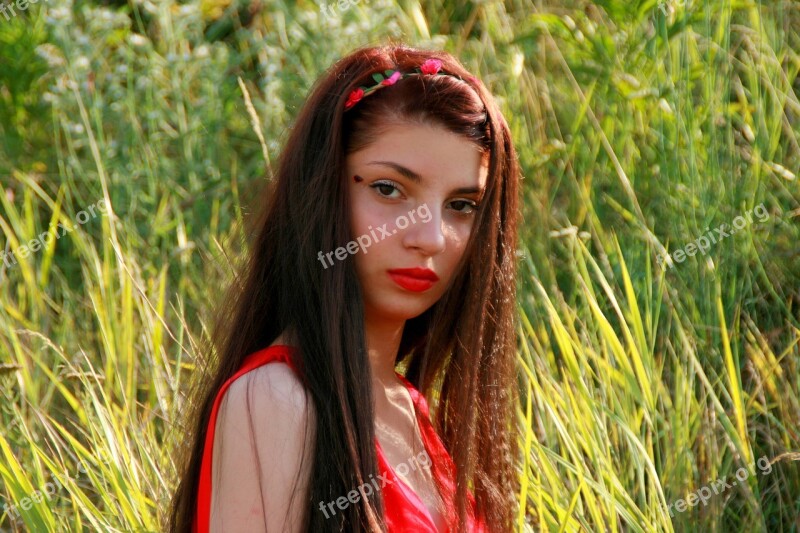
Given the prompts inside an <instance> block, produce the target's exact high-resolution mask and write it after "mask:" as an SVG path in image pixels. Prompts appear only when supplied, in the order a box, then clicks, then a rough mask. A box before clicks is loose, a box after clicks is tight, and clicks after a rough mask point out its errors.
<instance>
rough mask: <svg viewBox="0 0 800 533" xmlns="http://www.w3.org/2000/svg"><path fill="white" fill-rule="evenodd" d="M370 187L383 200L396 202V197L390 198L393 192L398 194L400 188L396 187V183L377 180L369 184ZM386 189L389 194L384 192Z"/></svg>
mask: <svg viewBox="0 0 800 533" xmlns="http://www.w3.org/2000/svg"><path fill="white" fill-rule="evenodd" d="M370 187H371V188H372V189H375V190H376V191H378V194H379V195H380V196H382V197H383V198H389V199H391V200H396V199H397V198H398V196H391V194H392V192H393V191H397V192H398V193H400V188H399V187H398V186H397V183H396V182H394V181H392V180H386V179H384V180H379V181H376V182H374V183H372V184H370ZM387 189H388V191H389V192H386V191H387Z"/></svg>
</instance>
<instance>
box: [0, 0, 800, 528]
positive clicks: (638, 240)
mask: <svg viewBox="0 0 800 533" xmlns="http://www.w3.org/2000/svg"><path fill="white" fill-rule="evenodd" d="M127 9H128V11H131V13H130V15H127V14H125V12H123V11H119V10H114V9H110V8H100V7H94V6H93V5H92V4H87V3H77V4H74V5H73V4H71V3H67V2H66V1H63V0H51V2H50V3H49V5H47V6H44V7H43V6H39V7H37V8H35V9H31V11H30V12H29V13H28V14H26V15H25V16H24V17H18V18H17V19H15V20H14V21H12V22H8V23H6V22H4V21H3V20H2V19H0V58H2V59H0V119H2V120H0V142H1V143H2V144H0V184H1V185H2V187H0V248H2V249H4V250H6V252H9V251H11V250H18V249H19V247H20V246H22V245H25V244H26V243H29V242H30V241H31V240H32V239H36V238H37V237H38V236H39V235H41V234H42V233H43V232H49V233H50V238H48V239H46V242H47V244H46V245H45V246H44V247H42V248H41V249H38V250H37V251H35V252H33V253H31V254H28V255H27V256H26V257H23V256H22V254H19V253H17V254H15V256H14V257H15V260H16V263H15V264H10V265H8V266H5V267H4V266H3V263H2V259H1V258H0V273H1V275H0V395H2V400H1V401H0V405H1V406H2V408H1V409H0V426H1V427H2V428H3V431H2V432H0V530H6V529H9V530H12V531H28V530H30V531H67V530H68V531H158V530H161V529H162V526H161V524H162V522H161V520H162V519H163V517H164V511H165V509H166V508H167V504H168V500H169V497H170V495H171V492H172V490H173V488H174V484H175V464H174V462H173V461H174V454H173V449H174V446H175V444H176V443H178V442H180V441H181V439H182V429H181V424H182V423H183V422H184V420H183V419H182V418H181V415H182V414H183V413H185V412H186V404H185V398H184V393H185V392H186V390H187V389H186V387H187V385H188V384H189V382H190V380H191V378H192V370H193V369H194V366H195V362H196V361H197V360H198V359H199V358H203V357H206V356H207V355H208V354H204V353H201V351H200V349H199V348H198V346H200V345H201V342H200V341H201V340H202V339H203V338H204V337H205V336H206V335H207V334H208V331H207V326H206V323H205V319H206V317H207V316H208V313H209V310H210V309H209V305H210V304H211V303H212V302H214V303H218V302H219V299H218V298H219V295H220V290H219V289H220V288H221V287H223V286H224V285H225V283H226V282H227V281H228V280H230V279H231V272H232V270H233V265H234V264H236V262H237V261H238V260H239V259H238V258H240V257H241V256H242V254H243V251H244V250H245V249H246V246H247V243H246V236H245V235H244V234H243V231H242V227H243V220H244V218H245V217H246V216H247V215H248V214H249V213H250V212H252V211H253V210H254V209H255V207H256V206H253V205H252V200H251V199H252V198H254V197H255V196H254V194H253V193H254V192H255V191H257V190H258V189H259V188H260V187H261V186H263V183H264V179H265V178H264V176H265V175H266V173H267V171H266V168H265V167H266V163H267V162H270V161H274V160H275V157H276V155H277V150H278V149H279V147H280V143H281V142H282V141H283V139H284V135H285V130H286V128H287V127H288V126H289V125H290V123H291V122H290V121H291V118H292V115H293V113H294V112H295V111H296V110H297V106H299V105H300V104H301V103H302V97H303V94H304V93H305V92H306V90H307V89H308V88H309V87H310V85H311V83H312V82H313V80H314V79H315V78H316V76H317V75H318V74H319V73H320V72H321V71H322V70H323V69H325V68H327V67H328V66H329V64H330V63H331V62H332V61H333V60H335V59H336V58H338V57H340V56H341V55H343V54H345V53H347V52H348V51H350V50H351V49H352V48H353V47H355V46H357V45H361V44H364V43H366V42H374V41H377V40H379V39H381V38H382V37H384V36H386V35H395V36H402V37H403V38H404V39H405V40H407V41H408V42H410V43H414V44H419V45H423V46H435V47H445V48H447V49H448V50H450V51H452V52H454V53H456V54H457V55H458V56H459V57H461V58H462V59H463V61H464V63H465V64H466V65H467V67H468V68H471V69H473V70H474V71H475V72H476V74H477V75H478V76H479V77H480V78H481V79H482V80H483V82H484V83H486V84H487V85H488V86H489V87H490V89H491V90H492V91H493V92H494V93H495V94H496V95H497V97H498V99H499V100H500V102H501V105H502V106H503V109H504V110H505V112H506V114H507V116H508V118H509V122H510V126H511V128H512V131H513V133H514V138H515V140H516V142H517V148H518V151H519V157H520V162H521V164H522V167H523V170H524V175H525V180H524V187H523V195H524V211H523V214H524V218H525V224H524V227H523V231H522V233H523V236H522V242H521V243H520V252H521V258H520V276H519V298H518V302H517V305H518V311H519V313H518V316H519V323H518V331H519V339H520V342H519V381H518V385H519V390H520V393H521V400H522V401H521V405H520V407H519V413H518V414H519V421H520V424H521V426H522V427H525V428H527V430H526V431H524V432H521V433H520V435H519V442H520V445H521V447H522V449H523V450H525V452H526V453H525V455H524V457H523V458H522V464H521V465H520V468H521V476H522V479H523V483H522V490H521V492H520V494H519V498H520V502H521V504H522V505H521V507H520V510H519V514H518V519H517V528H518V529H519V530H520V531H523V530H539V529H542V530H546V531H583V530H586V531H672V530H676V531H689V530H697V531H798V530H800V523H798V522H797V518H796V517H797V516H798V515H800V499H799V498H798V495H800V468H798V466H797V463H796V462H795V461H796V460H797V459H798V456H797V454H796V453H793V452H798V451H800V433H799V432H798V428H800V368H798V367H799V366H800V317H798V312H797V307H798V303H800V295H798V287H799V286H800V254H798V253H797V242H798V239H799V238H800V225H798V224H797V216H798V214H800V206H799V205H798V196H799V195H798V192H799V191H798V181H797V169H798V168H800V164H799V163H800V143H798V140H799V138H800V135H799V131H800V128H799V127H798V120H797V117H798V115H800V103H799V102H798V98H797V87H798V85H797V84H798V81H797V80H798V73H799V72H800V57H798V52H797V50H800V37H799V36H798V28H799V27H800V14H799V13H798V12H797V10H796V9H793V8H792V6H791V5H790V4H784V3H775V4H769V5H766V4H765V5H760V4H726V3H710V2H709V3H702V2H671V1H670V2H662V3H660V4H659V3H658V2H655V1H643V2H638V3H629V2H602V3H598V4H592V3H580V4H578V5H576V6H575V7H574V8H564V7H559V6H551V7H546V6H541V7H536V6H535V5H534V4H533V3H531V2H528V1H513V0H508V1H506V2H488V3H484V4H473V3H470V2H466V1H464V2H462V1H460V0H459V1H452V2H450V1H448V2H444V1H430V2H425V3H422V4H421V5H417V4H414V3H412V4H408V5H406V4H403V5H402V6H401V5H400V4H399V3H396V2H391V1H382V0H371V1H368V2H361V3H359V4H358V5H356V6H353V7H352V8H350V9H348V10H347V11H346V12H345V13H343V16H342V17H341V18H335V17H325V16H323V15H322V14H321V11H320V9H319V6H318V4H314V3H311V2H298V3H295V2H278V3H271V4H269V5H264V6H262V7H261V11H258V12H256V13H254V14H253V13H250V12H249V11H248V10H246V9H239V6H237V5H236V4H235V3H228V2H221V3H216V4H215V3H214V2H203V3H202V5H201V4H200V3H189V4H184V5H178V4H176V3H174V2H172V1H171V0H165V1H164V2H160V3H155V4H153V3H143V4H139V3H134V4H131V5H130V6H128V8H127ZM239 78H241V82H240V81H239ZM245 91H246V92H247V93H248V94H249V97H250V100H251V101H252V106H253V107H252V109H254V110H255V112H256V113H257V114H258V119H259V120H258V121H256V120H253V119H252V113H249V112H248V109H247V104H246V99H245V97H244V92H245ZM253 124H256V126H255V127H261V128H262V131H261V132H260V133H261V134H262V135H263V138H264V142H263V143H262V142H261V141H260V138H259V135H258V134H257V133H256V132H254V131H253V127H254V126H253ZM101 200H107V201H108V202H109V203H110V205H111V206H112V210H111V212H110V213H109V214H107V215H102V216H96V217H93V218H91V219H89V220H87V221H85V222H83V223H81V222H80V221H79V220H78V214H79V213H80V212H81V211H82V210H85V209H87V208H88V206H89V205H91V204H96V203H97V202H98V201H101ZM760 203H763V204H764V205H765V207H766V209H767V210H768V212H769V215H770V216H769V218H768V219H767V220H765V221H763V222H754V223H752V224H748V225H747V226H746V227H745V228H743V229H742V230H741V231H738V232H737V233H736V234H735V235H731V236H730V237H729V238H726V239H725V240H722V241H720V242H718V243H715V244H714V245H713V246H712V247H711V248H710V249H709V250H708V252H707V253H706V254H696V255H693V256H691V257H687V259H686V260H685V261H683V262H681V263H675V264H674V265H673V267H672V268H668V267H666V265H664V264H663V263H661V262H659V261H658V260H657V259H658V258H659V257H662V258H663V255H664V254H665V253H667V252H670V253H671V252H674V251H675V250H677V249H681V248H684V247H685V246H686V245H687V243H690V242H692V241H694V240H695V239H696V238H698V237H699V236H701V235H703V234H705V233H707V232H708V229H707V228H716V227H719V226H720V225H721V224H723V223H725V224H728V225H731V224H732V221H733V219H734V218H735V217H736V216H738V215H740V214H744V213H745V212H746V211H748V210H752V209H753V207H754V206H755V205H758V204H760ZM59 225H63V226H69V227H71V228H73V230H72V231H70V232H68V233H64V234H63V235H61V236H59V237H58V238H52V237H53V236H55V235H57V234H59V233H61V231H60V230H59ZM762 457H767V458H769V460H770V461H771V462H772V469H771V471H770V472H769V473H768V474H766V473H762V472H761V471H759V469H758V468H757V467H756V466H755V461H756V460H758V459H759V458H762ZM741 467H745V468H746V469H747V471H748V473H749V475H748V476H747V478H746V480H744V481H742V482H740V483H738V484H737V485H736V486H735V487H731V488H728V489H725V490H724V491H721V492H720V493H719V494H714V495H713V496H712V497H711V498H709V499H708V501H707V502H706V503H705V504H697V505H693V506H691V507H690V508H688V509H685V510H683V511H677V510H676V507H675V503H676V502H677V501H678V500H680V499H686V498H687V497H688V496H689V495H690V494H691V493H693V492H695V491H698V490H699V489H701V488H703V487H708V486H710V485H711V484H712V483H714V482H717V481H719V480H722V479H723V478H725V479H728V480H731V479H733V478H734V473H735V472H736V471H737V469H739V468H741ZM48 484H49V485H48ZM46 488H47V489H48V490H50V489H51V488H52V490H51V491H50V492H47V493H45V492H43V491H45V489H46ZM37 491H39V492H37ZM37 495H38V496H37ZM35 500H38V501H35ZM3 505H6V506H7V508H5V509H4V508H3ZM670 506H671V507H670Z"/></svg>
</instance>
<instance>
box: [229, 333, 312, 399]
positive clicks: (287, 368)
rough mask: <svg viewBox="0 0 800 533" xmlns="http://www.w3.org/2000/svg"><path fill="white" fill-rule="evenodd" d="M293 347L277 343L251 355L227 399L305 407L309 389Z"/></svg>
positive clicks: (235, 376)
mask: <svg viewBox="0 0 800 533" xmlns="http://www.w3.org/2000/svg"><path fill="white" fill-rule="evenodd" d="M293 350H294V348H292V347H291V346H287V345H283V344H275V343H273V344H272V345H270V346H269V347H267V348H264V349H263V350H259V351H257V352H254V353H252V354H250V355H248V356H247V357H246V358H245V360H244V363H243V364H242V367H241V368H240V370H239V371H238V372H237V373H236V374H235V375H234V376H233V378H232V379H231V381H230V383H229V387H228V390H227V391H226V394H225V396H226V397H227V398H228V400H227V401H228V402H229V403H234V404H238V405H239V406H242V407H244V406H249V407H250V408H251V409H253V408H264V407H270V406H273V405H274V406H276V407H277V406H282V407H284V408H290V409H293V410H295V411H304V410H305V409H306V408H307V407H306V404H307V403H308V402H306V399H307V398H306V390H305V387H304V386H303V383H302V381H301V380H300V376H299V375H298V374H297V371H296V369H295V366H294V364H293V362H292V359H291V352H292V351H293Z"/></svg>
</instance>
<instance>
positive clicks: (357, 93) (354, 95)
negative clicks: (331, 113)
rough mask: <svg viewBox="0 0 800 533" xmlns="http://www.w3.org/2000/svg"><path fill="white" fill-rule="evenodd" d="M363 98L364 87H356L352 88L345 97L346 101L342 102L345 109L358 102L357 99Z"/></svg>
mask: <svg viewBox="0 0 800 533" xmlns="http://www.w3.org/2000/svg"><path fill="white" fill-rule="evenodd" d="M362 98H364V89H361V88H358V89H353V91H352V92H351V93H350V95H349V96H348V97H347V102H346V103H345V104H344V108H345V109H350V108H351V107H353V106H354V105H356V104H357V103H358V101H359V100H361V99H362Z"/></svg>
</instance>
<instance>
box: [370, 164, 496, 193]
mask: <svg viewBox="0 0 800 533" xmlns="http://www.w3.org/2000/svg"><path fill="white" fill-rule="evenodd" d="M367 164H368V165H383V166H386V167H389V168H392V169H394V170H395V171H397V172H398V173H399V174H402V175H403V176H405V177H406V178H408V179H409V180H411V181H413V182H414V183H422V182H423V181H424V180H423V179H422V176H420V175H419V174H417V173H416V172H414V171H413V170H411V169H410V168H408V167H404V166H403V165H401V164H399V163H395V162H394V161H371V162H369V163H367ZM481 192H483V189H481V188H479V187H459V188H458V189H453V191H452V194H480V193H481Z"/></svg>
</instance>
